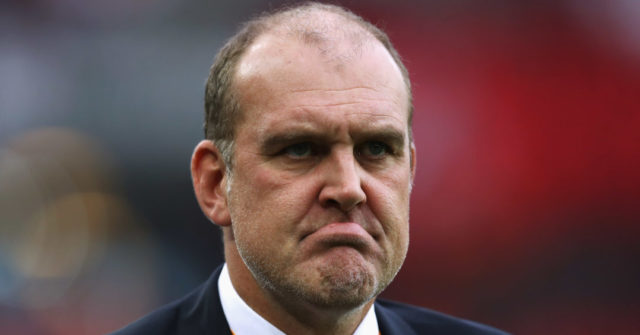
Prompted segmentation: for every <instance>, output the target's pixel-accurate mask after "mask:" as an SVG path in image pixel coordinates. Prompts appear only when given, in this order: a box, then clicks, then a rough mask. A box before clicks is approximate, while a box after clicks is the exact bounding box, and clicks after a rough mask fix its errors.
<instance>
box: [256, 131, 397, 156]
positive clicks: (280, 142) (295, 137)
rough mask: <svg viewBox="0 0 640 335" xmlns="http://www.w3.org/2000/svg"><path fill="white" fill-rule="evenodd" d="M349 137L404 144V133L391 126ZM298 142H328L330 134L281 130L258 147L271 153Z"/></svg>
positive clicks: (357, 133)
mask: <svg viewBox="0 0 640 335" xmlns="http://www.w3.org/2000/svg"><path fill="white" fill-rule="evenodd" d="M351 138H352V139H353V141H354V142H363V141H372V140H375V141H381V142H384V143H387V144H389V145H391V146H392V147H395V148H398V149H402V148H404V144H405V134H404V133H403V132H402V131H400V130H397V129H395V128H392V127H383V128H381V129H371V130H363V131H356V132H355V133H354V134H352V135H351ZM300 142H314V143H329V142H331V136H330V135H328V134H327V133H325V132H321V131H318V130H316V129H313V130H311V129H304V130H292V131H283V132H279V133H274V134H272V135H269V136H268V137H267V138H266V139H265V140H264V141H262V144H261V145H260V149H261V151H262V152H263V153H271V152H274V151H277V150H279V149H281V148H282V147H284V146H287V145H291V144H294V143H300Z"/></svg>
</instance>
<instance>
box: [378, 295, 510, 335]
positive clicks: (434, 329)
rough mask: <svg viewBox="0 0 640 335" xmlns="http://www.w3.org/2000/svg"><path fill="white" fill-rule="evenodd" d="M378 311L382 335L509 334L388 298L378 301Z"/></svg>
mask: <svg viewBox="0 0 640 335" xmlns="http://www.w3.org/2000/svg"><path fill="white" fill-rule="evenodd" d="M375 311H376V317H377V319H378V324H379V327H380V330H381V332H382V334H385V333H387V334H396V333H397V334H425V333H429V334H448V335H456V334H460V335H462V334H465V335H475V334H478V335H485V334H486V335H505V334H507V333H505V332H504V331H501V330H498V329H495V328H493V327H490V326H487V325H483V324H480V323H477V322H473V321H469V320H465V319H461V318H457V317H454V316H451V315H447V314H444V313H440V312H437V311H434V310H430V309H427V308H423V307H418V306H412V305H408V304H403V303H399V302H395V301H389V300H385V299H378V300H376V303H375Z"/></svg>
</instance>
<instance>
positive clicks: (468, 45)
mask: <svg viewBox="0 0 640 335" xmlns="http://www.w3.org/2000/svg"><path fill="white" fill-rule="evenodd" d="M462 3H465V5H466V6H456V5H449V6H441V7H438V6H435V5H433V4H431V5H424V6H425V7H424V8H414V10H412V11H408V10H406V9H396V11H397V15H396V16H390V15H389V14H390V12H391V13H394V12H395V11H394V10H389V9H386V8H385V9H382V8H378V9H365V10H364V11H365V13H366V15H365V16H367V17H369V18H371V19H372V20H373V21H374V22H379V21H380V20H384V21H383V22H382V26H383V27H385V28H386V30H387V31H388V32H389V33H390V35H391V37H392V39H393V40H394V42H395V44H396V46H397V48H398V49H399V52H400V54H401V55H403V56H404V58H405V60H406V64H407V67H408V68H409V71H410V73H411V75H412V81H413V83H414V88H413V89H414V100H415V116H414V125H413V128H414V134H415V142H416V146H417V149H418V173H417V176H416V187H415V189H414V194H413V199H412V212H411V214H412V216H411V224H412V227H411V228H412V245H411V246H410V252H409V256H408V259H407V263H406V264H405V268H404V269H403V271H402V272H401V274H400V275H399V277H398V279H397V280H396V282H395V283H394V285H393V286H392V287H391V288H390V289H389V290H388V291H387V293H386V294H387V295H388V296H390V297H393V298H399V299H402V300H405V301H411V302H413V303H416V304H420V305H425V306H430V307H433V308H436V309H441V310H444V311H448V312H451V313H454V314H458V315H463V316H468V317H475V318H480V319H481V320H482V321H485V322H489V323H493V324H497V325H498V326H502V327H504V328H506V329H507V330H510V331H513V332H515V333H518V334H592V333H593V334H595V333H616V334H634V333H637V331H638V328H639V327H640V322H639V321H637V318H636V317H635V315H637V311H638V303H637V302H636V301H637V298H638V297H640V294H639V290H638V288H637V284H636V282H635V281H634V278H635V279H636V280H637V279H638V270H637V269H636V268H637V265H636V263H637V262H636V261H635V259H636V258H637V256H638V254H640V248H639V247H637V245H638V243H637V238H636V236H637V234H638V232H639V231H640V229H639V227H640V225H638V222H639V221H640V209H639V205H640V173H639V172H638V171H640V113H639V109H640V98H639V93H640V81H639V79H640V53H634V50H637V47H638V45H629V44H624V43H617V42H616V43H614V42H615V41H614V39H613V38H608V37H611V36H614V35H615V34H620V33H621V32H620V31H618V30H615V27H614V26H607V25H602V23H603V22H613V21H612V20H614V19H615V18H613V19H611V20H604V19H603V16H606V15H607V12H605V11H604V8H603V11H602V12H601V13H599V16H597V18H600V19H601V20H598V21H597V22H590V21H586V22H585V18H584V17H582V16H581V15H582V12H580V11H579V10H580V8H577V9H576V8H575V7H571V6H568V5H567V3H568V2H564V3H563V2H537V3H533V2H512V3H506V2H500V3H498V2H487V3H485V2H483V4H482V5H480V4H475V5H474V4H471V3H470V2H464V1H463V2H462ZM414 5H416V4H414ZM591 5H593V4H586V3H583V6H591ZM417 6H418V7H419V6H420V5H417ZM576 6H581V5H580V4H576ZM407 13H410V14H409V15H407ZM591 18H592V17H591ZM590 24H598V26H597V29H596V31H598V34H596V33H594V29H592V28H593V26H591V25H590ZM637 28H639V29H640V25H637ZM622 33H624V32H622ZM617 40H618V41H619V40H624V39H617ZM627 41H628V43H633V41H630V40H627ZM638 41H640V40H638ZM634 299H635V301H634ZM551 329H555V330H553V331H551ZM607 329H609V330H612V331H613V332H607V331H606V330H607Z"/></svg>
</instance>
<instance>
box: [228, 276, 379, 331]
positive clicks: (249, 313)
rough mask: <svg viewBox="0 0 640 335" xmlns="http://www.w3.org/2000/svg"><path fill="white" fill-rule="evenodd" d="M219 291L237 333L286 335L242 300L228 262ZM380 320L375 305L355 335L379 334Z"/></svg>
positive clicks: (232, 327) (231, 326)
mask: <svg viewBox="0 0 640 335" xmlns="http://www.w3.org/2000/svg"><path fill="white" fill-rule="evenodd" d="M218 291H219V292H220V302H221V303H222V311H223V312H224V316H225V317H226V318H227V322H228V323H229V328H231V331H232V332H233V333H234V334H235V335H250V334H265V335H285V333H283V332H282V331H281V330H280V329H278V328H276V327H275V326H274V325H272V324H271V323H269V321H267V320H265V319H264V318H263V317H262V316H260V315H259V314H258V313H256V312H255V311H254V310H253V309H251V307H249V305H247V303H245V302H244V300H242V298H241V297H240V295H239V294H238V292H237V291H236V289H235V288H234V287H233V284H232V283H231V277H229V269H227V264H225V265H224V266H223V267H222V272H221V273H220V277H219V278H218ZM378 334H379V330H378V320H377V319H376V313H375V312H374V309H373V305H371V307H370V308H369V311H368V312H367V314H366V315H365V317H364V319H363V320H362V322H360V325H358V328H357V329H356V331H355V333H353V335H378Z"/></svg>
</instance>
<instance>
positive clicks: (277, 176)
mask: <svg viewBox="0 0 640 335" xmlns="http://www.w3.org/2000/svg"><path fill="white" fill-rule="evenodd" d="M205 100H206V103H205V105H206V106H205V109H206V122H205V133H206V138H207V139H206V140H204V141H202V142H200V143H199V144H198V146H197V147H196V149H195V151H194V153H193V157H192V161H191V172H192V177H193V186H194V190H195V194H196V197H197V199H198V203H199V205H200V207H201V208H202V210H203V212H204V214H205V215H206V216H207V217H208V218H209V219H210V220H211V221H213V222H214V223H215V224H217V225H218V226H220V227H221V229H222V232H223V239H224V250H225V260H226V264H225V265H224V266H223V267H221V268H219V269H217V270H216V271H215V272H214V274H213V275H212V277H211V278H210V279H209V280H208V282H207V283H205V284H204V285H203V286H202V287H200V288H198V289H197V290H196V291H194V292H193V293H191V294H190V295H188V296H187V297H185V298H183V299H181V300H179V301H177V302H174V303H172V304H170V305H168V306H166V307H164V308H162V309H160V310H159V311H156V312H154V313H152V314H151V315H149V316H147V317H145V318H143V319H141V320H139V321H138V322H136V323H134V324H133V325H131V326H129V327H127V328H125V329H124V330H121V331H120V332H118V334H205V333H206V334H236V335H247V334H249V335H250V334H283V333H284V334H359V335H364V334H404V335H406V334H438V333H443V334H502V332H500V331H498V330H495V329H493V328H490V327H486V326H482V325H479V324H476V323H472V322H469V321H463V320H460V319H456V318H453V317H449V316H445V315H442V314H439V313H436V312H433V311H429V310H426V309H421V308H418V307H410V306H407V305H402V304H397V303H392V302H386V301H381V300H380V301H376V297H377V296H378V294H379V293H380V292H381V291H382V290H383V289H384V288H385V287H386V286H387V285H388V284H389V283H390V282H391V281H392V280H393V278H394V276H395V275H396V273H397V272H398V271H399V270H400V267H401V265H402V263H403V261H404V258H405V255H406V252H407V247H408V243H409V224H408V221H409V196H410V192H411V185H412V181H413V177H414V172H415V166H416V157H415V148H414V145H413V141H412V136H411V129H410V125H411V114H412V103H411V89H410V83H409V79H408V75H407V71H406V69H405V68H404V66H403V64H402V62H401V61H400V59H399V56H398V55H397V53H396V51H395V49H393V47H392V45H391V44H390V42H389V40H388V38H387V36H386V35H384V33H382V32H381V31H379V30H378V29H377V28H375V27H374V26H372V25H370V24H369V23H367V22H365V21H363V20H362V19H361V18H360V17H357V16H355V15H354V14H352V13H350V12H348V11H346V10H344V9H342V8H340V7H335V6H330V5H321V4H317V3H310V4H304V5H299V6H297V7H294V8H289V9H286V10H283V11H279V12H277V13H275V14H269V15H265V16H262V17H260V18H258V19H255V20H253V21H251V22H250V23H248V24H247V25H246V26H245V27H244V29H243V30H242V31H241V32H240V33H238V34H237V35H236V36H235V37H234V38H232V39H231V40H230V41H229V42H228V43H227V45H225V46H224V47H223V49H222V50H221V51H220V53H219V54H218V56H217V57H216V60H215V62H214V64H213V66H212V69H211V74H210V77H209V80H208V82H207V88H206V97H205Z"/></svg>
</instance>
